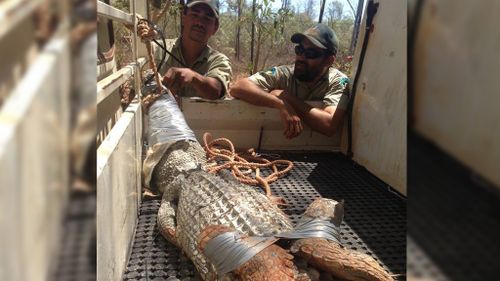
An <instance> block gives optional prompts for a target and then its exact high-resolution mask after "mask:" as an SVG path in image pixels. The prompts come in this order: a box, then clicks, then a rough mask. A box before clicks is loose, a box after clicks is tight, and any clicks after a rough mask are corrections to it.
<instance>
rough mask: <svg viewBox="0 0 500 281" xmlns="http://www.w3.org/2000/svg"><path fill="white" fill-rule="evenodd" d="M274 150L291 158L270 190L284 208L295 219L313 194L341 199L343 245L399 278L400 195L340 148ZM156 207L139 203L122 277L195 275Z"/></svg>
mask: <svg viewBox="0 0 500 281" xmlns="http://www.w3.org/2000/svg"><path fill="white" fill-rule="evenodd" d="M274 153H275V152H274ZM279 154H280V158H281V159H289V160H292V161H293V162H294V168H293V169H292V171H291V172H290V173H289V174H288V176H286V177H285V178H282V179H280V180H278V181H277V182H275V183H273V184H272V185H271V190H272V191H273V193H274V194H275V195H277V196H281V197H283V198H284V199H285V200H286V201H287V202H288V203H289V204H290V205H289V206H287V207H286V208H284V211H285V213H287V214H288V215H289V216H290V217H291V219H292V221H293V222H294V223H295V222H297V220H298V219H299V218H300V215H301V214H302V212H303V211H304V210H305V209H306V207H307V206H308V205H309V204H310V203H311V202H312V201H313V200H314V199H315V198H318V197H320V196H321V197H326V198H333V199H335V200H342V199H344V200H345V216H344V221H343V223H342V226H341V240H342V244H343V245H344V246H345V247H347V248H350V249H354V250H358V251H361V252H364V253H366V254H369V255H371V256H373V257H374V258H375V259H376V260H377V261H378V262H379V263H380V264H381V265H383V267H384V268H385V269H387V270H388V271H389V272H390V273H391V274H397V275H398V277H397V279H398V280H405V279H406V278H405V276H406V200H405V199H404V198H403V197H401V196H400V195H398V194H397V193H395V192H394V191H392V190H391V189H390V188H389V187H388V185H387V184H385V183H384V182H382V181H380V180H379V179H377V178H376V177H374V176H373V175H371V174H370V173H369V172H368V171H366V170H365V169H364V168H363V167H361V166H359V165H357V164H355V163H354V162H352V161H351V160H349V159H347V158H346V157H345V156H343V155H342V154H340V153H314V152H313V153H310V152H308V153H288V152H287V153H284V152H279ZM249 188H252V187H249ZM159 207H160V200H158V199H156V200H149V201H144V202H143V203H142V206H141V209H140V215H139V221H138V225H137V229H136V235H135V240H134V242H133V246H132V250H131V255H130V258H129V261H128V265H127V268H126V270H125V273H124V280H168V281H174V280H183V281H184V280H200V278H199V277H198V276H197V274H196V270H195V268H194V266H193V265H192V263H191V262H190V261H189V260H188V259H187V258H186V257H185V256H184V255H183V254H181V251H180V250H179V249H177V248H176V247H175V246H173V245H172V244H170V243H168V242H167V241H166V240H165V239H164V238H163V237H162V236H161V234H159V232H158V229H157V226H156V214H157V211H158V208H159Z"/></svg>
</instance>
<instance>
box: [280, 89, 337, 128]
mask: <svg viewBox="0 0 500 281" xmlns="http://www.w3.org/2000/svg"><path fill="white" fill-rule="evenodd" d="M280 97H281V98H282V99H283V100H285V101H286V102H287V103H288V104H289V105H290V106H292V107H293V109H295V111H296V112H297V114H298V115H299V117H300V118H301V119H302V120H303V121H304V122H305V123H306V124H307V125H308V126H309V127H310V128H311V129H313V130H315V131H318V132H320V133H322V134H324V135H327V136H332V135H333V134H335V132H336V131H337V130H338V128H339V127H340V121H341V120H342V117H343V115H344V112H343V110H339V109H334V108H331V109H329V110H323V109H320V108H315V107H312V106H311V105H309V104H307V103H305V102H304V101H302V100H300V99H298V98H296V97H294V96H291V95H286V94H283V95H281V96H280ZM337 110H338V112H335V111H337Z"/></svg>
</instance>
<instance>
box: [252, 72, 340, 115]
mask: <svg viewBox="0 0 500 281" xmlns="http://www.w3.org/2000/svg"><path fill="white" fill-rule="evenodd" d="M293 69H294V66H293V65H282V66H276V67H271V68H270V69H268V70H264V71H260V72H258V73H255V74H254V75H252V76H250V77H249V78H248V79H250V81H252V82H254V83H255V84H257V85H259V86H260V87H261V88H263V89H264V90H265V91H267V92H270V91H272V90H278V89H279V90H284V91H285V92H286V93H288V94H291V95H294V96H296V97H298V98H300V99H301V100H311V101H323V103H324V104H325V106H336V107H337V108H342V109H346V108H347V103H348V101H349V78H348V77H347V76H346V75H345V74H344V73H342V72H340V71H339V70H338V69H336V68H334V67H331V68H330V70H329V72H328V73H327V74H325V76H323V77H322V78H321V79H320V80H319V81H318V82H317V83H316V84H315V85H313V86H312V87H309V86H308V85H307V84H306V83H304V82H301V81H299V80H297V79H295V76H293Z"/></svg>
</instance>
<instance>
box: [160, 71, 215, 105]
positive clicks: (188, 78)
mask: <svg viewBox="0 0 500 281" xmlns="http://www.w3.org/2000/svg"><path fill="white" fill-rule="evenodd" d="M163 82H164V83H165V86H167V88H171V89H177V88H180V87H182V86H184V85H185V84H190V85H191V86H193V88H194V89H195V90H196V92H197V93H198V95H199V96H200V97H202V98H205V99H210V100H215V99H218V98H220V96H221V95H222V91H223V87H222V84H221V82H220V81H219V80H218V79H216V78H213V77H206V76H203V75H201V74H199V73H198V72H196V71H193V70H191V69H189V68H178V67H171V68H170V69H169V70H168V71H167V73H165V76H163Z"/></svg>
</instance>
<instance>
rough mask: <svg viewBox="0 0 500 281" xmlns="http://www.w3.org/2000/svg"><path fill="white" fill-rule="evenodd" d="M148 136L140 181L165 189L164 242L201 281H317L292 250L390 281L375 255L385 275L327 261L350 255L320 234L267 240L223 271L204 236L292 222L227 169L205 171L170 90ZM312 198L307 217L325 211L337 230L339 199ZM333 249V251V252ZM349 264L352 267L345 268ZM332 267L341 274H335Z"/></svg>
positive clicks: (326, 265) (154, 109) (282, 228)
mask: <svg viewBox="0 0 500 281" xmlns="http://www.w3.org/2000/svg"><path fill="white" fill-rule="evenodd" d="M153 135H154V137H152V136H153ZM148 137H149V141H150V143H149V145H150V149H149V150H148V153H147V157H146V159H145V162H144V167H145V171H144V173H145V175H144V177H145V179H146V180H147V182H146V183H145V185H146V186H148V187H149V186H151V188H154V189H156V190H158V191H160V192H162V193H163V195H162V201H161V205H160V209H159V211H158V217H157V224H158V228H159V230H160V233H161V234H162V235H163V236H164V237H165V238H166V239H167V240H168V241H169V242H171V243H172V244H174V245H176V246H177V247H179V248H181V249H182V251H183V252H184V253H185V254H186V255H187V257H188V258H189V259H190V260H191V261H192V262H193V264H194V265H195V268H196V269H197V271H198V273H199V275H200V277H201V278H202V279H203V280H254V281H263V280H270V281H271V280H272V281H274V280H276V281H277V280H290V281H292V280H301V281H306V280H311V278H312V279H313V280H315V279H317V278H315V277H314V276H313V275H314V274H311V272H310V271H309V272H307V270H304V269H303V268H302V269H301V268H299V267H300V266H299V267H297V265H296V263H298V262H297V259H294V257H293V255H291V254H290V253H292V254H294V255H296V256H297V257H301V258H303V259H309V260H312V261H313V263H312V265H313V266H317V267H318V268H319V269H320V270H321V271H325V272H328V273H334V275H338V276H341V277H342V278H343V279H344V280H392V279H391V277H390V276H388V275H387V273H385V271H384V270H383V269H382V268H381V267H380V266H379V265H378V264H377V263H376V261H374V260H373V263H374V264H373V263H372V262H371V260H370V263H369V264H370V266H372V267H373V268H375V272H376V273H377V274H379V275H380V276H382V277H380V278H379V275H376V274H371V275H370V274H369V273H368V274H364V275H363V274H360V273H359V271H360V272H362V273H364V272H365V271H366V270H364V269H363V268H362V269H361V270H359V269H357V268H356V265H361V266H364V265H363V264H357V263H356V262H354V263H352V262H351V263H348V264H347V263H339V261H336V260H332V258H336V257H338V254H348V253H350V252H349V251H348V250H345V249H343V248H342V247H341V246H339V245H338V243H336V242H332V241H329V240H326V239H321V238H304V239H299V240H297V241H295V242H294V244H293V245H292V249H291V252H290V251H287V250H285V249H284V248H282V247H280V246H278V245H276V244H275V243H274V242H275V241H276V240H277V239H271V240H269V241H268V242H269V243H268V245H266V247H264V249H262V250H261V251H260V252H258V253H257V254H256V255H255V256H253V257H251V259H250V260H248V261H246V262H245V263H243V264H239V265H238V266H237V267H236V268H235V269H234V270H232V271H231V272H228V273H224V274H220V272H218V271H217V268H216V266H215V265H214V264H213V262H212V261H211V260H209V259H208V258H207V256H206V254H205V252H204V249H205V247H206V245H207V241H208V240H210V239H213V238H214V237H216V236H218V235H220V234H222V233H227V232H236V233H238V234H240V235H241V237H242V238H243V239H246V238H247V237H275V236H276V235H278V234H280V233H286V232H290V231H293V225H292V223H291V221H290V219H289V218H288V216H287V215H286V214H285V213H284V212H283V211H282V210H281V209H279V208H278V207H277V205H276V204H274V203H273V202H271V200H269V198H268V197H266V196H265V195H264V194H262V193H260V192H258V191H257V190H255V189H254V188H249V187H248V186H247V185H244V184H242V183H240V182H238V181H236V180H234V179H233V178H232V177H231V175H230V174H229V173H224V172H222V173H219V175H214V174H210V173H208V172H207V171H206V170H205V168H204V167H205V165H206V156H205V152H204V150H203V148H202V146H201V145H200V144H199V143H198V142H197V140H196V138H195V137H194V133H193V132H192V131H191V129H190V128H189V127H188V126H187V123H186V122H185V119H184V117H183V116H182V113H181V112H180V110H179V108H178V107H177V104H176V101H175V100H174V99H173V98H172V97H171V96H170V95H168V94H165V95H163V96H162V97H160V98H159V99H158V100H156V101H155V102H154V103H153V104H152V105H151V107H150V108H149V130H148ZM315 202H316V201H315ZM317 202H320V203H316V204H315V203H313V204H312V205H311V208H312V209H311V210H309V209H308V211H306V213H305V217H307V214H309V217H319V216H321V215H323V216H322V217H324V218H326V219H327V220H331V221H332V222H333V223H334V224H336V225H337V226H338V227H340V221H341V220H342V218H340V219H339V213H343V211H342V212H338V211H337V216H336V217H335V216H334V212H333V210H335V209H336V208H335V206H340V205H339V204H338V202H337V201H335V200H332V199H318V201H317ZM332 207H333V208H332ZM337 209H338V208H337ZM314 210H316V211H314ZM318 210H319V211H318ZM332 212H333V213H332ZM310 214H314V215H310ZM334 217H335V218H334ZM319 247H321V249H320V248H319ZM332 249H335V250H336V251H332ZM325 250H328V251H325ZM332 252H335V253H336V254H337V255H331V254H332ZM347 257H348V258H351V256H349V255H347ZM356 258H358V257H356ZM363 258H365V257H364V256H363ZM341 261H345V259H342V260H341ZM346 264H347V265H348V266H351V265H353V266H351V267H345V266H346ZM372 267H370V270H372ZM345 269H347V270H345ZM336 271H342V272H344V273H343V274H335V272H336ZM372 271H373V270H372ZM380 272H383V273H380ZM384 274H385V275H384ZM316 275H317V274H316ZM359 276H361V277H359ZM350 277H353V278H350ZM358 277H359V278H358Z"/></svg>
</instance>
